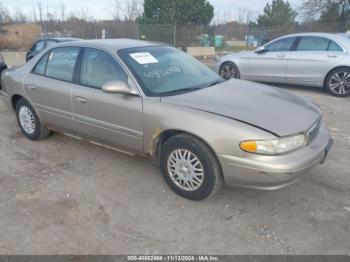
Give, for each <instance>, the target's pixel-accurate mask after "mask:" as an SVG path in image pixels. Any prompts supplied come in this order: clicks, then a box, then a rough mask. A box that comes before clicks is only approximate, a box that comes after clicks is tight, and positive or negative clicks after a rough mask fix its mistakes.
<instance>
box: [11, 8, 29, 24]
mask: <svg viewBox="0 0 350 262" xmlns="http://www.w3.org/2000/svg"><path fill="white" fill-rule="evenodd" d="M13 22H14V23H16V24H22V23H26V22H27V17H26V16H25V14H24V13H23V12H22V9H21V8H19V7H17V8H15V10H14V13H13Z"/></svg>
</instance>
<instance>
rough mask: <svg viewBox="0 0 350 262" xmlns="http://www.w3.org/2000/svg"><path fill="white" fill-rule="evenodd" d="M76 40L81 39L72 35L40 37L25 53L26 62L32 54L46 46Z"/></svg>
mask: <svg viewBox="0 0 350 262" xmlns="http://www.w3.org/2000/svg"><path fill="white" fill-rule="evenodd" d="M77 40H81V39H79V38H73V37H56V38H44V39H40V40H38V41H36V42H35V43H34V44H33V46H32V48H31V49H30V50H29V51H28V53H27V54H26V61H27V62H28V61H29V60H30V59H32V58H33V57H34V56H36V55H37V54H39V53H40V52H41V51H43V50H44V49H46V48H47V47H50V46H53V45H55V44H58V43H63V42H72V41H77Z"/></svg>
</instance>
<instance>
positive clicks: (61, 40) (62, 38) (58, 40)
mask: <svg viewBox="0 0 350 262" xmlns="http://www.w3.org/2000/svg"><path fill="white" fill-rule="evenodd" d="M42 40H51V41H55V42H68V41H79V40H82V39H81V38H75V37H48V38H41V39H39V40H38V41H42Z"/></svg>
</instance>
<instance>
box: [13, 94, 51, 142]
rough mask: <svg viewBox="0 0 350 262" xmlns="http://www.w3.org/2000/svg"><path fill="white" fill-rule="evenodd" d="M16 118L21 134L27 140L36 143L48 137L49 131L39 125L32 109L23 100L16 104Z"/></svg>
mask: <svg viewBox="0 0 350 262" xmlns="http://www.w3.org/2000/svg"><path fill="white" fill-rule="evenodd" d="M16 116H17V123H18V126H19V128H20V129H21V131H22V134H23V135H24V136H25V137H27V138H28V139H30V140H33V141H37V140H42V139H45V138H47V137H48V136H49V135H50V130H49V129H48V128H47V126H46V125H44V124H42V123H41V121H40V119H39V117H38V115H37V114H36V112H35V110H34V109H33V107H32V106H31V105H30V104H29V103H28V102H27V101H26V100H24V99H23V98H22V99H20V100H19V101H18V102H17V104H16Z"/></svg>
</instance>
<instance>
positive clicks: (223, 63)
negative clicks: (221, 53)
mask: <svg viewBox="0 0 350 262" xmlns="http://www.w3.org/2000/svg"><path fill="white" fill-rule="evenodd" d="M226 63H232V64H234V65H235V66H236V68H237V71H238V76H239V78H240V76H241V69H240V65H239V62H238V59H237V58H236V59H231V58H227V59H225V60H223V61H222V62H221V63H220V65H219V67H218V68H217V70H218V74H219V75H220V72H221V69H222V67H223V66H224V65H225V64H226Z"/></svg>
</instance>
